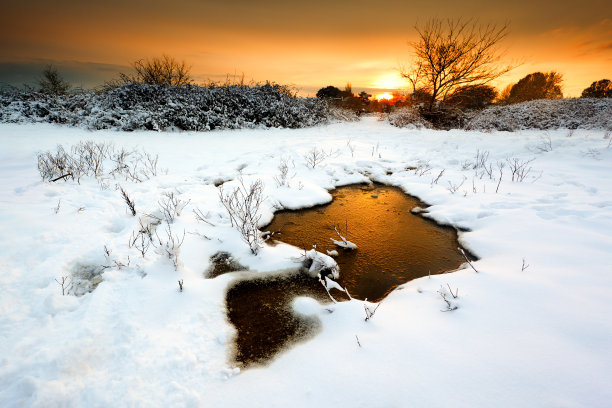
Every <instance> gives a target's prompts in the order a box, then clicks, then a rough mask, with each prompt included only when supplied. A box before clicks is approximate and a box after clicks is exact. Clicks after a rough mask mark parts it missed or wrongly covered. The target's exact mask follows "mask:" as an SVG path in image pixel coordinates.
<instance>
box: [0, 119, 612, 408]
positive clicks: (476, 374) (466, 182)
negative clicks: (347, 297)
mask: <svg viewBox="0 0 612 408" xmlns="http://www.w3.org/2000/svg"><path fill="white" fill-rule="evenodd" d="M605 137H606V134H605V132H604V131H603V130H575V131H573V132H569V131H568V130H567V129H560V130H548V131H540V130H522V131H517V132H512V133H508V132H496V131H492V132H487V133H481V132H476V131H470V132H466V131H461V130H453V131H448V132H440V131H434V130H428V129H405V128H403V129H402V128H396V127H393V126H391V125H389V124H388V123H387V122H381V121H377V120H376V119H375V118H364V119H363V120H361V121H360V122H353V123H337V124H331V125H326V126H318V127H313V128H305V129H294V130H288V129H268V130H264V129H247V130H232V131H229V130H228V131H215V132H207V133H195V132H173V133H171V134H168V133H163V132H159V133H154V132H145V131H135V132H130V133H123V132H116V131H95V132H91V131H86V130H84V129H81V128H76V127H65V126H59V125H50V124H41V123H37V124H21V125H17V124H1V125H0V146H1V149H0V193H1V194H0V248H1V250H0V265H1V268H0V293H1V295H0V333H1V335H0V406H2V407H16V406H27V407H43V406H44V407H48V406H69V407H73V406H74V407H89V406H114V407H122V406H170V407H174V406H176V407H184V406H189V407H200V406H225V407H243V406H250V407H276V406H279V407H280V406H287V405H291V406H294V407H310V406H322V407H327V406H330V407H331V406H353V407H366V406H367V407H379V406H392V407H402V406H411V407H447V406H453V407H490V406H495V407H517V406H526V407H606V406H609V401H610V400H611V399H612V388H611V387H610V386H609V384H611V383H612V370H610V367H611V366H612V340H611V339H612V319H610V316H611V315H612V302H611V301H610V299H612V261H611V259H612V258H611V257H610V254H611V253H612V236H611V232H610V231H612V183H611V182H610V174H611V170H612V146H610V139H609V135H608V136H607V137H608V138H605ZM84 140H95V141H96V142H112V143H113V144H114V145H115V146H117V147H126V148H137V149H144V150H145V151H147V152H149V153H151V154H157V155H159V167H160V168H162V169H168V172H167V174H164V173H163V172H160V174H158V176H155V177H152V178H151V179H149V180H145V181H143V182H141V183H137V182H132V181H125V180H124V179H113V178H112V177H111V178H107V179H106V180H105V182H103V183H101V182H99V181H98V180H96V179H95V178H94V177H84V178H82V179H81V182H80V184H79V183H76V182H74V181H71V180H67V181H58V182H55V183H49V182H42V181H41V178H40V175H39V174H38V171H37V169H36V154H37V152H43V151H47V150H53V149H55V148H56V146H57V145H58V144H62V145H63V146H64V147H69V146H73V145H76V144H77V143H79V142H80V141H84ZM349 141H350V145H351V146H350V147H352V149H351V148H349V146H347V145H348V144H349ZM549 142H550V143H549ZM313 148H317V149H323V151H325V152H330V154H329V155H326V157H325V159H324V160H323V162H322V163H320V164H318V165H317V166H316V168H314V169H313V168H310V167H308V166H307V165H306V160H305V159H304V156H305V155H306V154H307V153H308V152H309V151H311V150H312V149H313ZM485 151H486V152H488V158H487V165H489V164H490V165H492V169H493V172H492V176H491V177H490V176H489V175H488V174H486V170H485V168H483V167H482V166H480V167H479V166H478V165H476V168H474V167H475V164H477V162H478V160H477V158H476V155H477V152H485ZM281 158H286V159H289V163H291V164H290V174H291V175H292V178H291V180H290V181H289V185H282V186H278V185H277V183H275V177H277V176H278V172H279V170H278V166H279V161H280V160H281ZM507 159H508V160H507ZM512 159H518V160H521V161H527V160H531V159H534V160H533V161H532V162H530V163H529V166H530V167H531V169H530V170H529V173H528V174H527V175H526V176H525V178H524V180H523V181H522V182H517V181H515V182H513V181H511V176H510V173H509V172H510V170H509V164H508V162H511V161H512ZM425 163H427V166H429V168H427V166H426V165H425ZM498 163H505V165H504V167H503V170H502V171H503V177H502V180H501V182H499V179H498V178H499V177H498V174H499V170H498V167H497V166H498ZM442 170H444V173H443V174H442V176H441V177H440V178H439V179H438V180H437V181H436V180H435V179H436V177H437V176H438V174H440V172H441V171H442ZM239 176H241V177H243V178H244V181H245V183H250V182H251V181H254V180H257V179H260V180H262V182H263V184H264V195H265V197H266V200H265V201H264V203H263V204H262V218H261V220H260V222H261V223H262V224H264V223H266V222H267V221H269V220H270V219H271V218H272V216H273V212H274V211H276V210H277V209H278V208H281V207H284V208H303V207H308V206H313V205H316V204H321V203H325V202H328V201H329V200H330V196H329V193H327V190H328V189H331V188H333V187H334V186H340V185H345V184H350V183H355V182H364V181H367V180H373V181H378V182H384V183H388V184H392V185H396V186H399V187H401V188H402V189H404V190H405V191H406V192H407V193H410V194H412V195H415V196H418V197H419V198H420V199H422V200H423V201H424V202H426V203H428V204H429V205H430V206H429V207H428V208H427V211H426V212H424V213H423V215H424V216H427V217H430V218H432V219H435V220H437V221H439V222H442V223H445V224H452V225H455V226H457V227H460V228H462V229H464V230H465V231H464V232H461V234H460V241H461V243H462V245H464V246H465V247H466V248H467V249H469V250H470V251H471V252H472V253H474V254H476V255H477V256H478V257H479V260H478V261H476V262H474V266H475V267H476V268H477V269H478V271H479V273H475V272H474V271H473V270H472V269H471V268H469V267H468V266H466V267H465V268H463V269H461V270H459V271H455V272H453V273H447V274H442V275H434V276H431V277H429V278H428V277H425V278H421V279H417V280H414V281H411V282H407V283H406V284H404V285H402V286H401V287H400V288H398V289H397V290H396V291H394V292H393V293H391V294H390V295H389V296H388V297H387V298H385V299H384V300H383V301H382V303H381V304H380V306H379V308H378V309H377V311H376V314H375V315H374V316H373V317H372V318H371V319H370V320H369V321H367V322H366V321H365V317H366V316H365V311H364V306H363V305H364V302H361V301H357V300H353V301H350V302H340V303H338V304H331V305H330V304H327V305H324V306H323V305H319V304H318V303H317V302H316V301H314V300H312V299H304V298H299V299H296V300H295V302H294V305H295V308H296V310H297V311H298V312H299V313H302V314H308V315H315V316H317V317H318V318H319V319H320V321H321V325H322V330H321V332H320V333H319V334H318V335H317V336H316V337H315V338H314V339H312V340H310V341H307V342H305V343H300V344H298V345H296V346H295V347H293V348H292V349H291V350H290V351H288V352H286V353H284V354H282V355H280V356H278V357H277V358H276V359H275V360H274V361H273V362H272V363H271V364H270V365H269V366H266V367H262V368H256V369H255V368H254V369H246V370H242V371H241V370H239V369H237V367H235V365H234V364H233V363H232V361H230V360H229V355H230V348H231V344H232V338H233V336H234V335H235V329H234V328H233V327H231V326H230V325H229V324H228V322H227V319H226V316H225V299H224V296H225V289H226V288H227V287H228V285H229V284H230V283H231V281H232V279H233V278H232V276H231V274H225V275H221V276H219V277H217V278H215V279H205V278H204V273H205V271H206V270H207V268H208V267H209V266H210V265H209V258H210V256H212V255H213V254H215V253H217V252H219V251H226V252H229V253H231V254H232V256H233V257H234V258H235V259H236V260H237V261H238V262H239V263H240V264H242V265H245V266H247V267H249V269H251V270H252V271H258V272H268V271H277V270H283V269H289V268H294V267H295V263H294V261H293V259H295V258H298V257H299V256H300V255H303V254H304V251H303V249H298V248H294V247H291V246H289V245H285V244H280V245H277V246H265V247H263V248H262V249H261V250H260V251H259V252H258V253H257V255H253V254H252V253H251V251H250V250H249V248H248V246H247V245H246V244H245V243H244V242H243V241H242V239H241V237H240V234H239V232H238V231H237V230H236V229H234V228H232V226H231V224H230V220H229V217H228V214H227V213H226V211H225V209H224V208H223V206H222V205H221V203H220V202H219V189H218V187H216V186H215V183H216V182H219V181H223V182H225V183H226V184H227V186H225V185H224V187H226V188H227V189H228V191H229V189H231V188H232V187H234V186H236V185H237V183H238V177H239ZM115 184H120V185H121V186H122V187H123V188H124V189H125V190H126V191H127V192H128V193H129V194H130V196H131V198H132V199H133V200H134V202H135V205H136V210H137V212H138V214H137V216H136V217H133V216H132V215H131V214H130V213H129V211H128V209H127V206H126V205H125V203H124V201H123V199H122V197H121V195H120V193H119V191H117V190H116V189H115ZM498 184H499V188H498V192H497V193H496V189H497V186H498ZM169 192H175V194H178V197H179V198H181V199H183V200H191V201H190V202H189V204H188V205H187V206H186V207H185V209H184V210H183V212H182V213H181V215H180V216H178V217H177V218H176V220H175V221H174V222H173V223H172V230H173V232H174V233H175V234H180V235H182V233H183V231H185V240H184V243H183V245H182V246H181V247H180V251H179V252H178V256H179V258H178V259H179V261H180V262H179V263H178V266H177V268H176V270H175V266H174V265H173V262H172V261H171V260H170V259H168V258H167V257H165V256H162V255H158V254H157V253H155V251H153V250H150V251H149V252H148V253H147V254H146V256H145V257H144V258H143V257H142V256H141V255H140V254H139V253H138V251H137V250H136V249H135V248H129V246H128V241H129V239H130V237H131V235H132V233H133V232H134V231H137V229H138V228H139V218H140V217H143V216H144V214H154V213H155V211H158V201H159V200H160V199H161V198H162V197H163V194H164V193H169ZM58 203H59V205H58ZM194 209H199V210H200V213H201V214H203V215H205V217H206V220H207V221H209V223H207V222H202V221H198V220H197V219H196V217H195V214H194V213H193V210H194ZM160 226H161V229H160V231H159V232H160V234H161V232H162V231H163V228H165V224H164V223H162V225H160ZM373 239H377V240H380V242H381V245H384V237H382V236H381V237H375V238H373ZM104 246H106V247H107V249H108V250H109V251H110V255H108V256H106V255H105V253H104ZM305 249H309V248H305ZM356 251H359V249H356ZM321 255H323V254H321ZM330 259H331V258H330ZM523 260H524V262H525V264H523ZM332 261H333V259H332ZM119 265H121V266H119ZM524 265H528V266H527V267H526V268H524ZM100 266H109V267H108V268H105V269H104V271H103V272H102V273H101V274H100V275H99V276H101V277H102V280H101V282H99V283H98V284H97V285H95V284H94V283H95V282H94V280H95V276H93V275H96V274H97V272H96V271H97V269H96V268H97V267H100ZM92 271H93V272H92ZM340 273H342V271H340ZM62 276H71V277H75V276H76V277H80V279H82V280H85V281H87V279H89V278H91V283H92V285H91V286H95V287H94V288H92V287H90V286H87V285H88V284H89V283H88V282H89V281H87V282H85V283H87V285H86V284H85V283H82V284H79V285H80V286H79V288H82V289H83V291H84V293H83V294H82V295H81V296H76V295H75V294H73V293H71V294H69V295H67V296H61V288H60V287H59V285H58V284H57V283H56V281H55V279H60V278H61V277H62ZM92 276H93V278H92ZM88 277H89V278H88ZM180 279H182V280H184V290H183V291H182V292H180V291H179V288H178V283H177V281H178V280H180ZM96 282H97V281H96ZM85 289H87V290H85ZM90 289H93V290H92V291H91V292H88V290H90ZM450 290H452V291H453V293H457V292H456V291H457V290H458V297H457V298H456V299H454V298H452V297H451V296H448V295H449V293H450ZM438 291H444V292H445V293H446V294H447V298H450V299H451V300H452V303H453V305H455V306H457V307H458V308H457V309H456V310H453V311H448V312H442V310H444V309H445V308H446V304H445V302H444V301H443V299H442V297H441V296H440V294H439V293H438ZM368 307H369V308H370V309H371V310H373V309H374V308H375V307H376V306H375V305H373V304H369V306H368Z"/></svg>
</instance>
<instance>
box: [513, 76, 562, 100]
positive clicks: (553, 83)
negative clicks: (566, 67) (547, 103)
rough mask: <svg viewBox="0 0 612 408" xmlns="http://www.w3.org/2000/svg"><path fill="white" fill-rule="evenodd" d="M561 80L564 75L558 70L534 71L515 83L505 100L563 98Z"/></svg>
mask: <svg viewBox="0 0 612 408" xmlns="http://www.w3.org/2000/svg"><path fill="white" fill-rule="evenodd" d="M561 82H563V77H562V76H561V74H559V73H557V72H554V71H551V72H548V73H542V72H534V73H532V74H529V75H527V76H525V77H524V78H522V79H521V80H520V81H518V82H517V83H516V84H514V85H513V86H512V88H510V92H509V95H508V97H507V99H506V100H505V101H504V102H506V103H519V102H525V101H532V100H534V99H558V98H563V93H562V92H561Z"/></svg>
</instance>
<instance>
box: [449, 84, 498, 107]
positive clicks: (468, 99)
mask: <svg viewBox="0 0 612 408" xmlns="http://www.w3.org/2000/svg"><path fill="white" fill-rule="evenodd" d="M496 97H497V90H496V89H495V88H493V87H492V86H489V85H474V86H463V87H461V88H459V89H457V90H456V91H455V92H454V93H453V94H452V95H451V96H450V97H448V98H447V100H446V102H447V103H449V104H451V105H454V106H456V107H458V108H460V109H483V108H484V107H486V106H487V105H490V104H491V103H492V102H493V100H494V99H495V98H496Z"/></svg>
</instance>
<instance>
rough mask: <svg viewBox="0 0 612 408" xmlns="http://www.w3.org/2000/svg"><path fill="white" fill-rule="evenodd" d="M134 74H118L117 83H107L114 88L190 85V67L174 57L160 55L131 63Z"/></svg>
mask: <svg viewBox="0 0 612 408" xmlns="http://www.w3.org/2000/svg"><path fill="white" fill-rule="evenodd" d="M132 67H133V68H134V70H135V71H136V73H135V74H125V73H120V74H119V81H113V82H111V83H109V84H108V85H110V86H116V85H120V84H123V83H143V84H150V85H173V86H183V85H187V84H189V83H191V82H192V81H193V79H192V78H191V76H190V71H191V67H190V66H188V65H187V64H186V63H185V61H181V62H178V61H177V60H176V59H175V58H174V57H170V56H168V55H165V54H164V55H162V56H161V57H159V58H152V59H150V60H149V59H140V60H138V61H135V62H134V63H132Z"/></svg>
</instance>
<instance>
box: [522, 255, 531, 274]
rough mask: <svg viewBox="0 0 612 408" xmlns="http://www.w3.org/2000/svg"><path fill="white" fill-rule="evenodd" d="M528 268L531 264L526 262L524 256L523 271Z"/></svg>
mask: <svg viewBox="0 0 612 408" xmlns="http://www.w3.org/2000/svg"><path fill="white" fill-rule="evenodd" d="M527 268H529V264H528V263H526V262H525V258H523V266H521V272H523V271H524V270H525V269H527Z"/></svg>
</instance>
